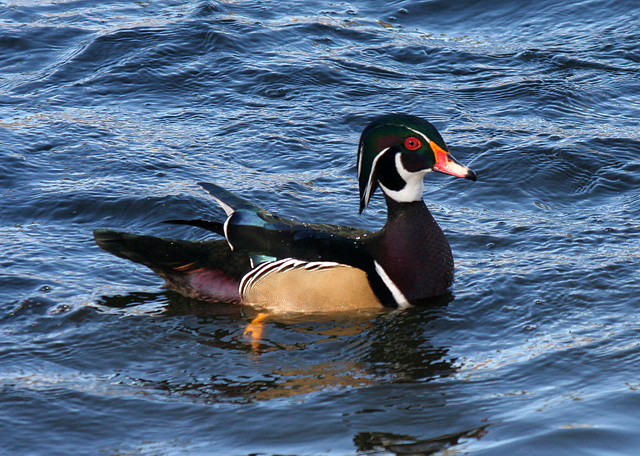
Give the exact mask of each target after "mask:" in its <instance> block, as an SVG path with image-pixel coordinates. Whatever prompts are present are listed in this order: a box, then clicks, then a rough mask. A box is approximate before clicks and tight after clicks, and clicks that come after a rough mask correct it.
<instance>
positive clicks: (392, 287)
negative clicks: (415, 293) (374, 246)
mask: <svg viewBox="0 0 640 456" xmlns="http://www.w3.org/2000/svg"><path fill="white" fill-rule="evenodd" d="M373 264H374V265H375V267H376V272H377V273H378V275H379V276H380V278H381V279H382V281H383V282H384V284H385V285H386V286H387V288H388V289H389V291H390V292H391V295H392V296H393V299H395V301H396V304H398V307H400V308H401V309H406V308H407V307H411V304H410V303H409V301H408V300H407V298H406V297H405V295H404V294H402V292H401V291H400V289H399V288H398V286H397V285H396V284H395V283H393V280H391V277H389V276H388V275H387V273H386V272H385V270H384V269H382V266H380V265H379V264H378V262H377V261H374V262H373Z"/></svg>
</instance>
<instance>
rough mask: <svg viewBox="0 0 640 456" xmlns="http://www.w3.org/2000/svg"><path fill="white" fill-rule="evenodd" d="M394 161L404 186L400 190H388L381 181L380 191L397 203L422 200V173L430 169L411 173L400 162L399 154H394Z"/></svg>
mask: <svg viewBox="0 0 640 456" xmlns="http://www.w3.org/2000/svg"><path fill="white" fill-rule="evenodd" d="M395 162H396V170H397V171H398V174H399V175H400V177H401V178H402V180H403V181H404V182H405V184H404V187H402V189H400V190H390V189H388V188H387V187H385V186H384V185H382V183H379V185H380V188H381V189H382V191H383V192H384V193H385V194H386V195H387V196H388V197H389V198H391V199H393V200H394V201H397V202H399V203H412V202H414V201H421V200H422V193H423V190H424V187H423V185H424V175H425V174H427V173H428V172H429V171H430V170H427V169H425V170H423V171H417V172H414V173H412V172H411V171H407V169H406V168H405V167H404V165H403V164H402V158H401V157H400V154H396V157H395Z"/></svg>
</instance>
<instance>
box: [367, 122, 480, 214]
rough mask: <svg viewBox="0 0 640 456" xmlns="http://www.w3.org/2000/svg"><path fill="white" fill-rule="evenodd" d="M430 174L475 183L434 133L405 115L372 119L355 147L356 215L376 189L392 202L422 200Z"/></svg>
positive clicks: (470, 172) (433, 130)
mask: <svg viewBox="0 0 640 456" xmlns="http://www.w3.org/2000/svg"><path fill="white" fill-rule="evenodd" d="M430 171H437V172H440V173H444V174H450V175H452V176H456V177H464V178H466V179H471V180H474V181H475V180H476V174H475V173H474V172H473V171H471V170H470V169H469V168H467V167H466V166H464V165H461V164H460V163H458V161H457V160H455V159H454V158H453V157H452V156H451V155H450V154H449V150H448V148H447V145H446V144H445V142H444V140H443V139H442V136H440V133H438V130H436V128H435V127H434V126H433V125H431V124H430V123H429V122H427V121H426V120H424V119H421V118H419V117H415V116H410V115H406V114H388V115H384V116H380V117H377V118H375V119H374V120H373V121H372V122H371V123H370V124H369V125H368V126H367V127H366V128H365V129H364V131H363V132H362V136H361V137H360V145H359V146H358V182H359V184H360V212H362V211H363V210H364V208H365V207H367V205H368V204H369V200H370V199H371V196H372V195H373V193H374V192H375V191H376V189H377V188H378V187H380V188H381V189H382V191H383V192H384V194H385V195H386V196H387V197H388V198H391V199H392V200H394V201H397V202H401V203H409V202H413V201H420V200H422V191H423V178H424V175H425V174H426V173H428V172H430Z"/></svg>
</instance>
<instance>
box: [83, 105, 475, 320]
mask: <svg viewBox="0 0 640 456" xmlns="http://www.w3.org/2000/svg"><path fill="white" fill-rule="evenodd" d="M432 171H435V172H437V173H442V174H448V175H451V176H454V177H460V178H465V179H469V180H472V181H475V180H476V173H475V172H473V171H472V170H471V169H469V168H468V167H467V166H464V165H462V164H461V163H460V162H458V161H457V160H456V159H455V158H453V156H452V155H451V154H450V152H449V149H448V147H447V145H446V144H445V141H444V140H443V138H442V136H441V135H440V133H439V132H438V130H437V129H436V128H435V127H434V126H433V125H432V124H431V123H430V122H428V121H427V120H424V119H423V118H421V117H417V116H413V115H409V114H397V113H393V114H386V115H382V116H378V117H376V118H374V119H373V120H371V122H370V123H369V124H368V125H367V126H366V127H365V128H364V130H363V132H362V134H361V136H360V142H359V146H358V149H357V176H358V186H359V195H360V209H359V212H360V214H361V213H362V211H363V210H365V208H366V207H367V206H368V205H369V202H370V200H371V198H372V197H373V196H374V194H375V193H376V191H377V190H378V189H380V191H381V193H382V195H383V196H384V199H385V201H386V207H387V220H386V223H385V225H384V226H383V228H382V229H380V230H379V231H369V230H366V229H361V228H352V227H349V226H340V225H334V224H328V223H304V222H299V221H296V220H293V219H289V218H285V217H282V216H279V215H277V214H274V213H271V212H268V211H267V210H265V209H263V208H262V207H260V206H257V205H256V204H254V203H252V202H250V201H248V200H247V199H245V198H243V197H241V196H239V195H236V194H234V193H232V192H230V191H228V190H226V189H224V188H222V187H220V186H218V185H216V184H213V183H208V182H200V183H198V185H199V186H200V187H201V188H202V189H203V190H204V191H206V192H207V193H208V194H209V195H210V196H211V197H213V199H214V200H215V201H216V202H217V204H218V205H219V206H220V207H221V208H222V209H223V210H224V212H225V214H226V219H225V220H222V221H211V220H167V221H166V222H167V223H171V224H179V225H190V226H194V227H198V228H201V229H204V230H208V231H210V232H214V233H216V234H217V235H218V236H219V239H208V240H200V241H193V240H181V239H170V238H162V237H155V236H147V235H141V234H132V233H126V232H122V231H116V230H111V229H97V230H95V231H94V238H95V241H96V243H97V244H98V246H99V247H100V248H102V249H103V250H105V251H106V252H109V253H111V254H113V255H116V256H118V257H121V258H124V259H127V260H130V261H133V262H136V263H139V264H142V265H145V266H147V267H149V268H150V269H151V270H153V271H154V272H155V273H156V274H158V275H159V276H160V277H161V278H163V279H164V280H165V285H166V287H167V288H168V289H170V290H174V291H177V292H178V293H180V294H182V295H184V296H187V297H189V298H194V299H197V300H203V301H213V302H222V303H231V304H241V305H244V306H250V307H253V308H255V309H259V311H260V312H267V313H300V312H303V313H315V312H321V313H326V312H343V311H346V312H352V311H358V310H366V309H384V308H400V309H402V308H407V307H411V306H413V305H415V304H416V303H420V302H424V300H428V299H430V298H434V297H437V296H441V295H444V294H446V293H449V290H450V287H451V286H452V284H453V278H454V262H453V255H452V252H451V247H450V245H449V242H448V241H447V238H446V236H445V234H444V232H443V231H442V229H441V228H440V226H439V225H438V223H437V222H436V220H435V219H434V217H433V215H432V214H431V212H430V211H429V209H428V207H427V205H426V204H425V202H424V200H423V187H424V177H425V175H426V174H428V173H430V172H432Z"/></svg>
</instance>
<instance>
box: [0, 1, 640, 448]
mask: <svg viewBox="0 0 640 456" xmlns="http://www.w3.org/2000/svg"><path fill="white" fill-rule="evenodd" d="M639 18H640V9H638V7H637V5H636V3H635V2H631V1H628V2H623V1H622V2H614V3H612V2H606V1H597V0H594V1H573V2H570V1H565V2H557V1H541V2H534V4H531V2H512V1H502V2H500V1H498V2H493V1H492V2H488V1H464V2H444V1H415V0H411V1H394V2H383V1H370V2H365V1H360V0H358V1H352V2H348V3H344V2H315V1H314V2H311V1H306V2H293V3H291V2H289V3H279V2H261V1H251V0H249V1H241V2H219V3H216V2H204V1H192V2H183V1H157V2H156V1H154V2H146V1H142V2H124V1H118V0H114V1H110V2H101V4H100V5H97V6H96V2H90V1H73V2H71V1H69V2H55V3H45V2H39V1H38V2H36V1H31V2H30V1H27V0H24V1H20V0H8V1H4V2H0V208H1V209H0V265H1V266H0V267H1V269H0V360H1V361H0V363H1V364H0V391H1V394H2V407H0V435H1V436H2V437H1V439H0V449H1V450H2V453H3V454H21V455H45V454H46V455H54V454H61V455H62V454H65V455H66V454H104V455H116V454H118V455H126V454H149V455H178V454H189V455H200V454H202V455H205V454H206V455H211V454H220V455H249V454H260V455H272V454H273V455H275V454H303V455H319V454H332V455H354V454H375V455H405V454H422V455H428V454H439V455H444V454H472V455H524V454H536V455H554V456H556V455H577V454H580V455H614V454H615V455H617V454H625V455H628V454H636V453H637V452H638V448H640V432H639V431H638V426H637V417H638V414H639V413H640V393H639V392H638V390H639V389H640V377H639V376H638V371H639V369H640V361H639V357H640V343H639V340H638V334H639V330H640V322H639V321H638V315H639V312H638V311H639V309H640V301H639V299H638V294H639V291H640V286H639V282H638V276H639V275H638V270H639V266H638V265H639V263H638V261H639V245H640V244H639V241H640V221H639V219H640V217H639V215H640V214H639V212H640V211H639V207H640V206H639V204H640V201H639V200H640V142H639V141H638V138H639V137H640V128H639V126H638V125H639V123H638V119H639V118H640V100H639V99H638V94H639V93H640V45H639V44H638V43H640V33H638V30H639V26H640V19H639ZM391 111H403V112H410V113H412V114H417V115H421V116H423V117H425V118H427V119H429V120H430V121H432V122H433V123H434V124H436V125H437V126H438V128H439V130H440V131H441V133H442V134H443V136H444V137H445V140H447V142H448V144H449V146H450V148H451V149H452V151H453V153H454V155H455V156H456V157H457V158H458V159H459V160H460V161H462V162H463V163H465V164H469V165H470V166H471V167H472V168H473V169H474V170H475V171H476V172H477V173H478V176H479V180H478V182H475V183H471V182H468V181H463V180H460V179H454V178H450V177H446V176H443V175H428V176H427V183H426V190H425V199H426V200H427V201H428V204H429V205H430V207H431V209H432V211H433V213H434V215H435V217H436V218H437V219H438V221H439V222H440V224H441V226H442V227H443V229H444V230H445V232H446V233H447V235H448V237H449V239H450V242H451V245H452V248H453V251H454V255H455V257H456V268H457V269H456V283H455V286H454V289H453V290H452V291H453V299H452V300H451V301H450V302H448V303H443V305H442V306H440V307H437V308H434V309H414V310H410V311H407V312H400V313H380V314H359V315H350V316H346V315H338V316H333V317H331V318H325V319H322V318H300V319H298V320H284V319H281V320H273V321H269V322H268V323H267V325H266V333H265V339H264V340H263V343H262V344H260V345H259V346H255V347H254V346H252V345H251V343H250V342H249V341H248V340H247V339H246V338H245V337H244V336H243V331H244V328H245V327H246V325H247V323H248V322H249V321H250V319H251V315H249V314H247V313H246V312H244V311H241V310H239V309H237V308H234V307H230V306H225V305H215V304H211V305H203V304H202V303H196V302H192V301H188V300H185V299H182V298H180V297H179V296H176V295H174V294H171V293H168V292H166V291H165V290H164V289H163V288H162V287H161V281H160V280H159V279H158V278H157V277H156V276H155V275H154V274H153V273H151V272H150V271H148V270H146V269H145V268H143V267H141V266H137V265H134V264H132V263H128V262H125V261H124V260H120V259H118V258H115V257H113V256H110V255H108V254H106V253H103V252H102V251H101V250H100V249H99V248H98V247H97V246H96V245H95V244H94V243H93V240H92V236H91V231H92V230H93V229H94V228H99V227H101V228H116V229H123V230H129V231H133V232H137V233H145V234H155V235H165V236H176V237H184V238H192V239H196V238H200V237H202V236H203V233H202V232H201V231H200V230H198V229H195V228H188V227H168V226H166V225H163V224H161V223H159V222H161V221H162V220H166V219H174V218H198V217H205V218H206V217H214V216H221V212H220V210H219V209H217V208H215V207H214V204H213V203H212V201H211V199H210V198H209V197H208V196H207V194H206V193H205V192H203V191H201V190H200V189H199V188H198V187H197V186H196V185H195V184H194V182H197V181H200V180H208V181H214V182H216V183H218V184H221V185H223V186H224V187H226V188H229V189H231V190H233V191H236V192H239V193H242V194H243V195H245V196H247V197H249V198H251V199H252V200H254V201H256V202H258V203H259V204H261V205H263V206H264V207H266V208H268V209H271V210H274V211H276V212H279V213H282V214H284V215H287V216H292V217H297V218H299V219H301V220H309V221H329V222H336V223H342V224H350V225H356V226H362V227H367V228H370V229H377V228H379V227H380V226H381V225H382V224H383V223H384V217H385V214H384V205H383V203H382V201H381V198H380V197H379V195H377V197H375V198H374V201H373V205H372V207H371V208H370V209H368V210H367V211H366V212H365V213H364V214H363V215H362V216H358V214H357V212H358V211H357V208H358V199H357V182H356V180H355V173H356V169H355V149H356V144H357V139H358V136H359V133H360V131H361V129H362V128H363V127H364V125H365V124H366V123H367V121H368V120H369V119H370V118H372V117H373V116H375V115H378V114H381V113H386V112H391Z"/></svg>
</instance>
